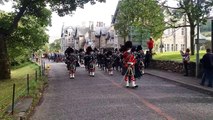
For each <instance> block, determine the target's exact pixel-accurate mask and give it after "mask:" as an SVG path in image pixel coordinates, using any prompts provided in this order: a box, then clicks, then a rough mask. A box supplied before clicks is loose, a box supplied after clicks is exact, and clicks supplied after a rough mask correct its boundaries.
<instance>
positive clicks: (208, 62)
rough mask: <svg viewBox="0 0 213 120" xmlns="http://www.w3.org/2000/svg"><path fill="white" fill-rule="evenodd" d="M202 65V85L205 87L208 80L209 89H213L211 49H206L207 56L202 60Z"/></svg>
mask: <svg viewBox="0 0 213 120" xmlns="http://www.w3.org/2000/svg"><path fill="white" fill-rule="evenodd" d="M200 63H202V65H203V76H202V81H201V83H200V84H201V85H202V86H204V85H205V81H206V79H208V80H209V83H208V87H212V79H213V55H212V54H211V50H210V49H206V54H205V55H204V56H203V58H202V59H201V60H200Z"/></svg>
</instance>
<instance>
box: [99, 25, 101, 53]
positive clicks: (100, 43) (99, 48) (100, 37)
mask: <svg viewBox="0 0 213 120" xmlns="http://www.w3.org/2000/svg"><path fill="white" fill-rule="evenodd" d="M101 34H102V32H101V29H100V35H99V50H100V48H101Z"/></svg>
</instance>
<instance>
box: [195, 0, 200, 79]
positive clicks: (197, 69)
mask: <svg viewBox="0 0 213 120" xmlns="http://www.w3.org/2000/svg"><path fill="white" fill-rule="evenodd" d="M199 5H200V0H197V7H199ZM199 22H200V21H199V17H198V18H197V39H196V77H198V75H199V64H200V63H199V62H200V58H199V50H200V45H199V34H200V24H199Z"/></svg>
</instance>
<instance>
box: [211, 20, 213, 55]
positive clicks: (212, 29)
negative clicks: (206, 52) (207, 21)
mask: <svg viewBox="0 0 213 120" xmlns="http://www.w3.org/2000/svg"><path fill="white" fill-rule="evenodd" d="M211 49H212V53H213V17H211Z"/></svg>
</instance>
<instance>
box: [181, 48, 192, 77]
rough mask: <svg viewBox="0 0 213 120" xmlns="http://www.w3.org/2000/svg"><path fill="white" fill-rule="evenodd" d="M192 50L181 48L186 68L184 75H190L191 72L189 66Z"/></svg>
mask: <svg viewBox="0 0 213 120" xmlns="http://www.w3.org/2000/svg"><path fill="white" fill-rule="evenodd" d="M189 52H190V50H189V49H188V48H187V49H186V51H185V53H184V52H183V51H182V50H181V51H180V54H181V56H182V58H183V66H184V70H185V74H184V76H188V75H189V72H188V66H189V61H190V54H189Z"/></svg>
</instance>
